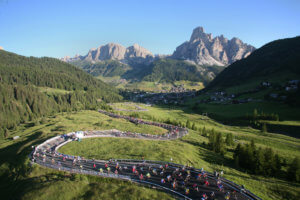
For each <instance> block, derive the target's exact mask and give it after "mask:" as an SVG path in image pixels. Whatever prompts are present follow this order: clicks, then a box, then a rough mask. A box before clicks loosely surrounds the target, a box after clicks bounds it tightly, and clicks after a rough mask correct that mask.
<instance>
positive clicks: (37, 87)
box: [0, 50, 121, 136]
mask: <svg viewBox="0 0 300 200" xmlns="http://www.w3.org/2000/svg"><path fill="white" fill-rule="evenodd" d="M45 88H49V89H50V90H52V91H53V92H47V91H48V90H46V91H45ZM56 90H58V91H60V92H56ZM61 91H63V92H61ZM120 99H121V97H120V96H119V95H118V93H117V90H115V89H113V88H112V87H110V86H108V85H107V84H105V83H103V82H102V81H100V80H97V79H95V78H94V77H93V76H91V75H89V74H87V73H85V72H83V71H82V70H80V69H78V68H76V67H74V66H72V65H70V64H67V63H64V62H62V61H59V60H57V59H54V58H35V57H24V56H20V55H17V54H13V53H9V52H6V51H3V50H2V51H0V133H1V135H3V134H4V136H7V134H8V132H9V129H15V128H16V127H17V125H18V124H19V123H22V122H25V121H28V120H33V119H35V118H38V117H41V116H45V115H49V114H52V113H55V112H59V111H70V110H79V109H95V108H96V107H97V106H100V105H101V104H102V102H111V101H116V100H120Z"/></svg>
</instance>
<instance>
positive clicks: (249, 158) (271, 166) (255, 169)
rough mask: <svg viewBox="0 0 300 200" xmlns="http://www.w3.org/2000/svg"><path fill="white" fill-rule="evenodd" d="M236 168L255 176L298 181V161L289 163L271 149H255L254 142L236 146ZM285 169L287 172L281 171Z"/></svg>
mask: <svg viewBox="0 0 300 200" xmlns="http://www.w3.org/2000/svg"><path fill="white" fill-rule="evenodd" d="M233 158H234V162H235V165H236V167H240V168H243V169H246V170H247V171H248V172H250V173H252V174H257V175H263V176H271V177H278V178H282V177H285V178H287V179H288V180H291V181H297V182H299V181H300V160H299V158H298V157H296V158H294V160H293V161H292V162H291V163H287V161H286V160H285V159H283V158H281V157H280V156H279V155H278V154H276V153H274V151H273V149H272V148H261V147H259V148H257V147H256V145H255V143H254V141H253V140H252V141H251V143H250V144H240V143H239V144H238V145H237V146H236V148H235V150H234V156H233ZM283 167H287V172H284V171H283V170H282V168H283Z"/></svg>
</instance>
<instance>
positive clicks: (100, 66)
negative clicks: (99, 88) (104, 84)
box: [70, 60, 131, 77]
mask: <svg viewBox="0 0 300 200" xmlns="http://www.w3.org/2000/svg"><path fill="white" fill-rule="evenodd" d="M70 63H71V64H73V65H76V66H78V67H80V68H82V69H83V70H85V71H86V72H88V73H89V74H92V75H93V76H105V77H112V76H121V75H123V74H124V73H125V72H126V71H128V70H130V69H131V67H130V66H129V65H126V64H123V63H121V62H119V61H117V60H105V61H101V62H96V63H91V62H87V61H81V60H78V61H73V62H70Z"/></svg>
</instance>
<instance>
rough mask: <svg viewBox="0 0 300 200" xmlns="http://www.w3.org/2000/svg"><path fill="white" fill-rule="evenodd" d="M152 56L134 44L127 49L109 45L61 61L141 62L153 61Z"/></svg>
mask: <svg viewBox="0 0 300 200" xmlns="http://www.w3.org/2000/svg"><path fill="white" fill-rule="evenodd" d="M153 57H154V56H153V54H152V53H151V52H150V51H148V50H147V49H145V48H143V47H141V46H139V45H138V44H134V45H133V46H130V47H128V48H125V47H124V46H122V45H120V44H115V43H109V44H106V45H102V46H100V47H98V48H93V49H90V50H89V52H88V54H87V55H86V56H80V55H76V56H75V57H73V58H70V57H68V56H66V57H64V58H62V59H61V60H63V61H65V62H71V61H76V60H86V61H90V62H97V61H104V60H119V61H122V62H125V63H127V62H130V61H132V60H134V61H136V62H143V61H148V60H151V59H153Z"/></svg>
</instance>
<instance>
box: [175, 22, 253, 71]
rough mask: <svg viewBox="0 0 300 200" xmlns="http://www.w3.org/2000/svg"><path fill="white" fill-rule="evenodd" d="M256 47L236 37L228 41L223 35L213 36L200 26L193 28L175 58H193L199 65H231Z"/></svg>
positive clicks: (178, 48)
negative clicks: (188, 39)
mask: <svg viewBox="0 0 300 200" xmlns="http://www.w3.org/2000/svg"><path fill="white" fill-rule="evenodd" d="M254 50H255V48H254V47H253V46H251V45H247V44H245V43H243V42H242V41H241V40H240V39H238V38H236V37H234V38H232V39H231V40H230V42H229V41H228V39H227V38H225V37H224V36H223V35H221V36H217V37H215V38H213V36H212V34H207V33H205V32H204V28H203V27H201V26H199V27H197V28H195V29H194V30H193V33H192V35H191V38H190V41H188V42H185V43H183V44H181V45H180V46H178V47H177V48H176V50H175V51H174V53H173V58H175V59H176V58H177V59H186V60H191V61H194V62H195V63H197V64H198V65H220V66H224V65H229V64H231V63H233V62H235V61H236V60H240V59H242V58H245V57H247V56H248V55H249V54H250V53H251V52H252V51H254Z"/></svg>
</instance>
